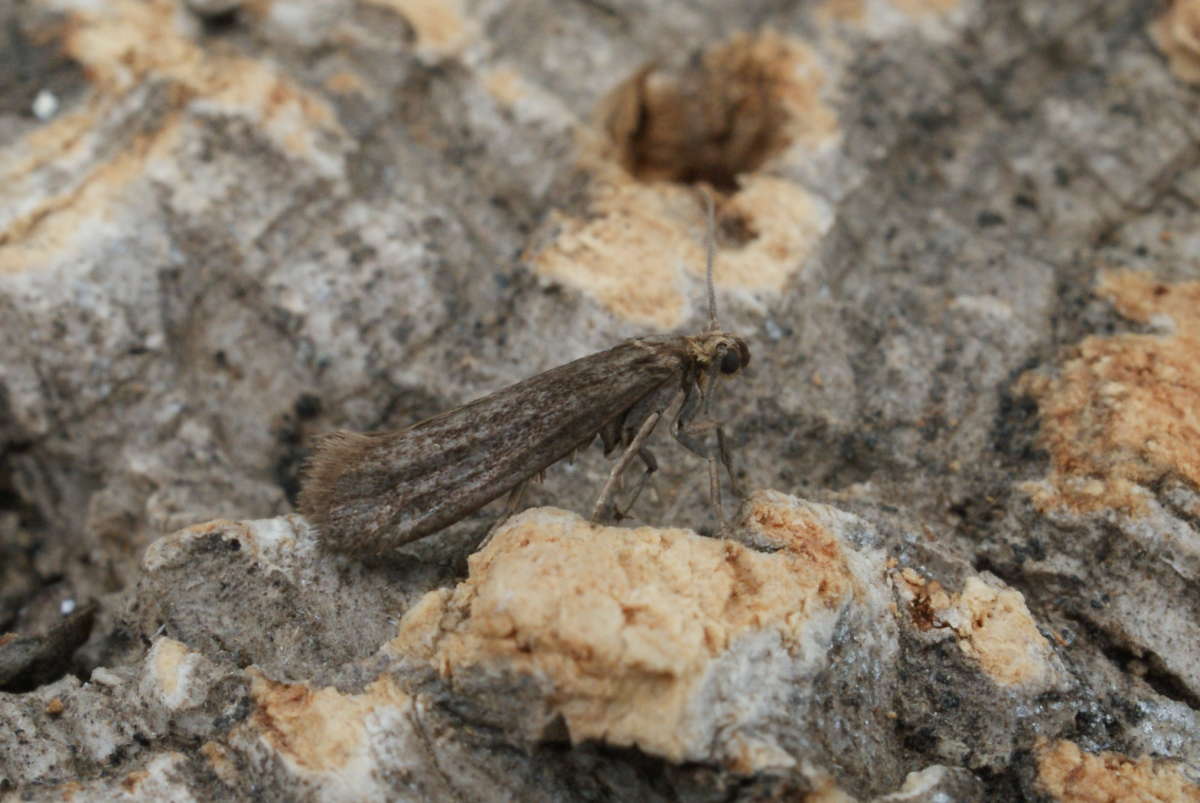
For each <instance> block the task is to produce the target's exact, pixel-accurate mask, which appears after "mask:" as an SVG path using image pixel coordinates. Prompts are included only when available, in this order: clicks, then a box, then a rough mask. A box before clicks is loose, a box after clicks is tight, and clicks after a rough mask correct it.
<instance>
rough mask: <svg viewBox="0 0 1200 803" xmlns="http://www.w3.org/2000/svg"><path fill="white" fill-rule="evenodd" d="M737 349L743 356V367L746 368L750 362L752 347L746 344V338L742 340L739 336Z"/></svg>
mask: <svg viewBox="0 0 1200 803" xmlns="http://www.w3.org/2000/svg"><path fill="white" fill-rule="evenodd" d="M737 349H738V354H739V355H741V358H742V367H743V368H745V367H746V366H747V365H749V364H750V347H749V346H747V345H746V341H745V340H742V339H741V338H740V337H739V338H737Z"/></svg>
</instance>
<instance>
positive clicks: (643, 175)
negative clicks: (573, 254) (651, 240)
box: [602, 38, 790, 192]
mask: <svg viewBox="0 0 1200 803" xmlns="http://www.w3.org/2000/svg"><path fill="white" fill-rule="evenodd" d="M778 60H779V59H778V58H776V57H775V56H773V55H772V54H771V53H770V51H765V50H763V49H761V48H757V47H756V46H755V44H754V41H753V40H752V39H749V38H747V39H744V40H738V41H735V42H734V43H732V44H729V45H725V46H721V47H718V48H714V49H712V50H710V51H709V52H707V53H705V54H702V55H701V56H699V57H698V58H695V59H693V60H692V62H691V63H690V64H688V65H687V66H686V67H684V68H682V69H679V70H670V71H668V70H665V69H659V68H657V67H654V66H648V67H644V68H642V69H641V70H639V71H638V72H637V73H635V74H634V75H633V76H631V77H630V78H629V79H627V80H626V81H625V82H624V83H622V84H621V85H620V86H619V87H617V89H616V90H614V92H613V93H612V94H611V95H610V96H609V97H608V99H607V100H606V102H605V105H604V107H603V110H602V119H603V124H604V127H605V130H606V131H607V133H608V135H609V137H611V138H612V141H613V142H614V144H615V145H616V149H617V159H618V160H619V161H620V162H621V165H622V167H624V168H625V169H626V170H627V171H628V172H629V173H630V174H632V175H633V176H635V177H636V178H638V179H640V180H642V181H678V182H684V183H700V182H703V183H707V184H710V185H712V186H713V187H715V188H716V189H718V190H720V191H722V192H731V191H734V190H736V189H738V176H739V175H741V174H744V173H749V172H752V171H754V170H756V169H757V168H758V167H760V166H761V165H762V164H763V162H765V161H766V160H767V158H768V157H770V156H772V155H773V154H775V153H778V152H779V151H780V150H782V149H783V148H784V147H786V146H787V144H788V142H789V135H788V131H787V129H788V125H787V124H788V121H789V116H790V115H789V112H788V110H787V109H786V107H785V106H784V104H783V102H782V95H783V93H784V92H785V91H786V87H785V85H784V81H785V79H784V77H783V76H784V75H785V71H784V70H782V69H781V65H780V64H779V63H776V62H777V61H778Z"/></svg>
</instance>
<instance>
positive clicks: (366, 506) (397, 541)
mask: <svg viewBox="0 0 1200 803" xmlns="http://www.w3.org/2000/svg"><path fill="white" fill-rule="evenodd" d="M705 197H706V200H707V207H708V210H707V211H708V243H707V255H708V258H707V270H708V279H707V287H708V311H709V322H708V326H707V327H706V328H705V330H704V331H702V332H701V333H700V334H697V335H692V336H680V335H675V336H653V337H637V338H633V339H632V340H627V341H625V342H624V343H621V344H620V345H618V346H616V347H615V348H611V349H609V350H608V351H602V352H599V353H597V354H592V355H590V356H587V357H583V358H581V359H578V360H575V361H574V362H571V363H567V364H566V365H562V366H559V367H558V368H553V369H551V370H549V371H546V372H545V373H542V374H538V375H537V376H534V377H530V378H529V379H526V380H524V381H523V382H518V383H517V384H515V385H513V386H511V387H508V388H505V389H504V390H500V391H497V392H496V393H493V394H492V395H490V396H485V397H484V398H482V399H479V400H477V401H474V402H471V403H470V404H466V405H464V406H462V407H459V408H457V409H454V410H450V411H449V412H446V413H442V414H441V415H438V416H434V417H433V418H430V419H428V420H426V421H422V422H420V423H419V424H414V425H413V426H411V427H408V428H407V429H401V430H394V431H387V432H375V433H365V434H364V433H354V432H334V433H332V434H329V435H326V436H324V437H323V438H322V439H321V441H320V442H319V443H318V444H317V447H316V451H315V453H314V455H313V457H312V458H311V459H310V461H309V463H308V466H307V468H306V476H305V480H304V485H303V488H302V490H301V493H300V505H299V507H300V511H301V512H302V513H303V514H304V515H305V517H307V518H308V520H309V521H311V522H313V523H315V524H316V525H317V528H318V529H319V530H320V533H321V540H322V543H323V544H324V546H326V547H327V548H329V549H332V550H335V551H338V552H350V553H360V554H361V553H374V552H380V551H383V550H386V549H389V548H392V547H396V546H399V545H401V544H406V543H409V542H410V541H415V540H417V539H419V538H424V537H425V536H427V535H431V534H433V533H436V532H437V531H438V530H441V529H443V528H444V527H447V526H449V525H451V524H453V523H454V522H456V521H459V520H460V519H462V518H463V517H465V516H467V515H469V514H470V513H472V512H474V511H476V510H478V509H479V508H481V507H483V506H484V505H486V504H487V503H488V502H491V501H492V500H493V499H496V498H498V497H500V496H501V495H503V494H505V493H509V492H511V494H512V495H511V496H510V511H509V512H512V510H511V508H513V507H515V503H516V502H517V500H518V499H519V495H520V492H521V490H522V489H523V488H524V486H525V484H526V483H527V482H528V481H529V480H531V479H532V478H533V477H535V476H537V475H538V474H540V473H541V472H542V471H543V470H544V469H546V468H547V467H549V466H550V465H552V464H553V463H556V462H558V461H559V460H562V459H563V458H564V457H567V456H569V455H571V454H573V453H574V452H575V451H577V450H579V449H583V448H584V447H586V446H588V445H589V444H590V443H592V441H593V440H595V438H596V436H597V435H599V436H600V439H601V441H602V443H603V445H604V453H605V454H606V455H608V454H611V453H612V452H613V451H614V450H615V449H616V448H617V447H618V446H620V447H623V449H624V451H623V452H622V454H621V457H620V459H619V460H618V461H617V462H616V464H615V465H614V466H613V468H612V471H611V472H610V473H609V476H608V480H607V481H606V482H605V483H604V487H603V489H602V490H601V491H600V495H599V498H598V499H597V500H596V505H595V507H594V508H593V510H592V519H593V520H598V519H602V518H605V517H607V516H609V515H612V514H614V513H615V514H616V515H617V516H618V517H619V516H622V515H624V513H625V512H627V511H628V509H629V508H630V507H631V506H632V505H633V500H634V499H636V497H637V495H638V493H640V491H641V489H642V487H643V486H644V485H645V483H646V480H647V479H648V478H649V476H650V474H652V473H653V472H654V471H655V470H656V468H657V462H656V460H655V459H654V456H653V455H652V454H651V453H650V451H649V450H648V449H647V448H646V445H645V444H646V439H647V438H649V436H650V433H651V432H653V431H654V427H655V426H656V425H657V424H658V422H659V420H660V419H661V418H662V417H663V415H664V414H665V413H666V412H667V410H668V409H669V408H670V407H671V406H672V405H673V404H674V403H675V402H676V401H677V400H678V399H679V398H680V397H682V403H681V404H680V405H679V410H678V412H677V413H676V415H675V419H674V421H673V422H672V425H671V433H672V434H673V435H674V436H675V439H676V440H677V441H679V443H680V444H682V445H683V446H684V447H685V448H686V449H688V450H689V451H691V452H693V453H695V454H697V455H699V456H701V457H704V458H705V459H706V460H707V461H708V470H709V495H710V498H711V500H712V502H713V505H714V506H715V508H716V512H717V517H718V519H719V520H720V521H721V522H722V524H723V523H724V518H723V515H722V512H721V502H720V476H719V469H718V466H717V460H718V458H719V459H720V460H721V462H722V463H723V464H724V465H725V469H726V471H727V472H728V474H729V478H730V482H731V483H736V480H735V479H734V475H733V467H732V463H731V461H730V457H729V451H728V448H727V445H726V442H725V433H724V431H723V430H722V428H721V426H720V424H719V423H717V422H715V421H712V420H710V419H708V413H709V409H710V407H711V400H712V396H713V390H714V388H715V386H716V380H717V377H718V375H720V374H726V375H728V374H735V373H737V372H738V371H739V370H741V369H742V368H745V367H746V366H747V365H748V364H749V363H750V350H749V348H747V346H746V343H745V341H743V340H742V339H741V338H739V337H735V336H734V335H731V334H729V333H727V332H724V331H722V330H721V328H720V326H719V325H718V324H717V310H716V295H715V293H714V291H713V278H712V267H713V251H714V247H715V246H714V242H713V241H714V238H715V234H714V231H713V229H714V224H713V208H712V200H711V198H709V197H708V196H707V195H706V196H705ZM700 413H703V414H704V416H705V418H704V419H699V418H698V414H700ZM710 430H715V431H716V439H717V444H716V453H715V454H714V450H713V449H712V447H711V445H710V444H709V443H708V442H707V439H706V438H705V437H704V435H705V434H706V433H707V432H708V431H710ZM634 456H637V457H639V458H641V460H642V462H643V463H644V464H645V467H646V471H645V473H644V474H643V475H642V478H641V481H640V482H639V484H638V485H637V487H636V489H635V491H634V492H633V494H632V498H631V500H630V501H629V503H628V504H627V505H626V509H625V511H619V510H617V509H616V506H615V505H614V504H613V502H612V500H613V495H614V493H615V490H616V485H617V480H618V478H619V477H620V476H621V474H622V473H623V472H624V471H625V469H626V468H627V467H628V465H629V463H630V462H631V461H632V460H633V458H634ZM735 492H736V489H735Z"/></svg>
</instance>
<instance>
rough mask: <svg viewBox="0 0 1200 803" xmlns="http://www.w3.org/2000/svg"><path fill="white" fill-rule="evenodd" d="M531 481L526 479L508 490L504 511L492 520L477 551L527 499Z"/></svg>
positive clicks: (486, 543)
mask: <svg viewBox="0 0 1200 803" xmlns="http://www.w3.org/2000/svg"><path fill="white" fill-rule="evenodd" d="M530 482H532V480H525V481H524V482H522V483H521V484H519V485H517V486H516V487H514V488H513V489H512V490H511V491H509V492H508V500H507V501H506V502H505V503H504V512H503V513H501V514H500V518H498V519H496V520H495V521H494V522H492V526H491V527H489V528H488V531H487V535H485V536H484V537H483V540H482V541H480V542H479V546H477V547H475V551H476V552H482V551H483V548H484V547H485V546H487V545H488V544H490V543H491V542H492V536H493V535H495V534H496V531H497V530H499V529H500V525H502V524H504V522H506V521H508V520H509V519H510V518H512V516H513V514H514V513H516V512H517V510H519V509H520V507H521V503H522V502H523V501H524V500H525V491H526V490H527V489H528V488H529V483H530Z"/></svg>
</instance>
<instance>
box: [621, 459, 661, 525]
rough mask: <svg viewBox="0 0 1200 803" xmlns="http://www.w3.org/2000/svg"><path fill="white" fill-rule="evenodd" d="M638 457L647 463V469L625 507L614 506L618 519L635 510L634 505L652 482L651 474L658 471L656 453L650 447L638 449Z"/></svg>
mask: <svg viewBox="0 0 1200 803" xmlns="http://www.w3.org/2000/svg"><path fill="white" fill-rule="evenodd" d="M638 457H640V458H642V462H643V463H645V464H646V470H645V471H644V472H642V476H641V479H639V480H638V484H637V487H636V488H634V489H633V493H632V494H630V496H629V501H627V502H626V503H625V509H624V510H622V509H621V508H619V507H616V506H615V505H614V506H613V507H614V509H615V510H614V512H615V513H616V516H617V520H618V521H620V520H621V519H624V518H627V517H628V516H629V511H631V510H633V506H634V504H635V503H637V500H638V497H639V496H641V495H642V491H643V490H645V488H646V484H647V483H649V482H650V475H651V474H653V473H654V472H656V471H658V461H657V460H655V459H654V454H653V453H651V451H650V450H649V449H638Z"/></svg>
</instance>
